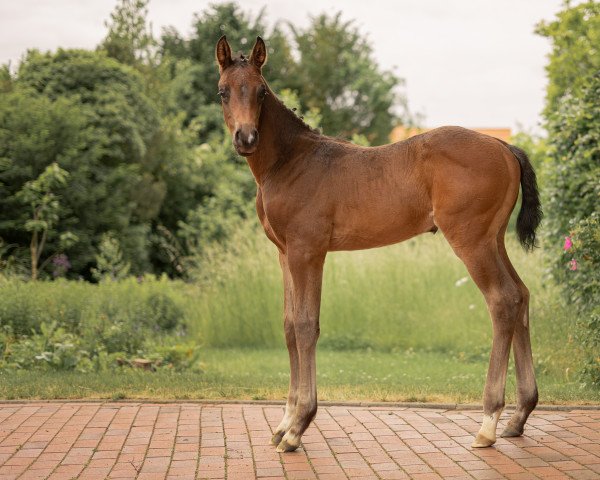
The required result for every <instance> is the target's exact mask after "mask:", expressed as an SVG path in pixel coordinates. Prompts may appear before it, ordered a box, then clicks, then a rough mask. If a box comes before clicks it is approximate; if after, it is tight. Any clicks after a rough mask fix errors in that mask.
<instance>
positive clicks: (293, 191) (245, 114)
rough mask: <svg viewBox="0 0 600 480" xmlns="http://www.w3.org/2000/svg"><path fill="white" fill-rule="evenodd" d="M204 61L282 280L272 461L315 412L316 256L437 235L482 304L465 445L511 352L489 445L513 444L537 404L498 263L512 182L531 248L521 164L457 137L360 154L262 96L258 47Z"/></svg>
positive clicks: (472, 137)
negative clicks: (509, 412) (506, 417)
mask: <svg viewBox="0 0 600 480" xmlns="http://www.w3.org/2000/svg"><path fill="white" fill-rule="evenodd" d="M216 57H217V61H218V63H219V71H220V80H219V95H220V96H221V100H222V106H223V115H224V118H225V123H226V124H227V127H228V128H229V131H230V132H231V134H232V136H233V145H234V147H235V149H236V151H237V152H238V153H239V154H240V155H243V156H245V157H246V159H247V161H248V165H249V166H250V169H251V170H252V173H253V174H254V178H255V179H256V184H257V187H258V188H257V194H256V211H257V213H258V217H259V219H260V221H261V223H262V226H263V228H264V230H265V233H266V235H267V237H269V239H270V240H271V241H272V242H273V243H274V244H275V245H276V246H277V248H278V249H279V262H280V264H281V269H282V271H283V283H284V291H285V300H284V310H285V312H284V329H285V338H286V343H287V347H288V351H289V357H290V367H291V373H290V385H289V395H288V399H287V404H286V408H285V414H284V417H283V420H282V421H281V423H280V424H279V426H278V427H277V430H276V432H275V434H274V435H273V439H272V442H273V443H274V444H275V445H277V451H279V452H288V451H292V450H295V449H296V448H297V447H298V445H299V444H300V437H301V436H302V434H303V433H304V431H305V430H306V428H307V427H308V425H309V424H310V422H311V421H312V419H313V418H314V416H315V414H316V412H317V387H316V363H315V350H316V344H317V339H318V337H319V308H320V302H321V281H322V275H323V264H324V261H325V256H326V254H327V252H328V251H333V250H357V249H364V248H373V247H381V246H384V245H390V244H393V243H398V242H401V241H403V240H406V239H408V238H411V237H413V236H415V235H419V234H421V233H425V232H435V231H437V230H438V228H439V229H440V230H441V231H442V232H443V233H444V236H445V238H446V239H447V240H448V242H449V243H450V245H451V247H452V249H453V250H454V252H455V253H456V255H457V256H458V257H459V258H460V259H461V260H462V261H463V262H464V264H465V265H466V267H467V269H468V270H469V273H470V275H471V277H472V278H473V280H474V281H475V283H476V284H477V286H478V287H479V289H480V290H481V292H482V293H483V295H484V297H485V300H486V302H487V306H488V310H489V312H490V316H491V318H492V324H493V333H494V339H493V343H492V350H491V356H490V364H489V369H488V373H487V381H486V385H485V391H484V396H483V405H484V416H483V423H482V426H481V429H480V430H479V433H478V434H477V437H476V439H475V442H474V443H473V447H487V446H490V445H492V444H493V443H494V442H495V441H496V426H497V423H498V418H499V417H500V413H501V412H502V409H503V407H504V389H505V384H506V370H507V365H508V357H509V354H510V345H511V342H512V345H513V350H514V357H515V365H516V371H517V372H516V373H517V384H518V387H517V408H516V411H515V412H514V414H513V416H512V417H511V419H510V421H509V423H508V426H507V427H506V429H505V430H504V432H503V433H502V435H503V436H508V437H512V436H518V435H521V434H522V433H523V427H524V425H525V422H526V420H527V417H528V416H529V414H530V413H531V412H532V410H533V409H534V408H535V406H536V404H537V399H538V394H537V386H536V381H535V376H534V371H533V361H532V357H531V344H530V339H529V320H528V316H529V313H528V310H529V292H528V290H527V288H526V287H525V285H524V284H523V282H522V281H521V279H520V278H519V276H518V275H517V272H516V271H515V269H514V268H513V266H512V264H511V263H510V260H509V259H508V255H507V253H506V249H505V247H504V233H505V231H506V227H507V224H508V220H509V217H510V214H511V212H512V210H513V208H514V207H515V203H516V201H517V196H518V194H519V184H520V185H521V188H522V192H523V195H522V204H521V210H520V212H519V216H518V219H517V233H518V235H519V239H520V241H521V244H522V245H523V246H524V247H525V248H526V249H527V248H532V247H533V246H534V243H535V230H536V228H537V226H538V224H539V222H540V220H541V216H542V212H541V208H540V202H539V197H538V191H537V185H536V178H535V173H534V171H533V169H532V167H531V164H530V163H529V159H528V158H527V155H526V154H525V152H523V151H522V150H520V149H519V148H517V147H514V146H512V145H508V144H506V143H504V142H502V141H500V140H497V139H495V138H492V137H489V136H486V135H482V134H479V133H475V132H473V131H471V130H466V129H464V128H459V127H443V128H438V129H436V130H432V131H430V132H428V133H425V134H422V135H417V136H416V137H413V138H410V139H409V140H406V141H403V142H398V143H394V144H391V145H384V146H381V147H372V148H364V147H359V146H357V145H353V144H351V143H348V142H345V141H342V140H338V139H334V138H329V137H326V136H323V135H320V134H318V133H317V132H315V131H313V130H312V129H310V128H309V127H308V126H307V125H305V124H304V123H303V122H302V121H301V120H300V119H299V118H298V117H297V116H296V115H295V114H294V113H293V112H291V111H290V110H288V109H287V108H286V107H285V106H284V105H283V103H281V102H280V101H279V100H278V99H277V97H276V96H275V95H274V94H273V92H272V91H271V90H270V89H269V86H268V85H267V82H266V81H265V79H264V78H263V77H262V74H261V67H262V66H263V64H264V63H265V60H266V58H267V52H266V48H265V44H264V42H263V41H262V39H261V38H260V37H259V38H257V40H256V43H255V45H254V47H253V49H252V53H251V54H250V57H244V56H243V55H240V56H239V57H236V58H232V56H231V48H230V47H229V44H228V43H227V40H226V39H225V36H223V37H221V39H220V40H219V42H218V43H217V47H216Z"/></svg>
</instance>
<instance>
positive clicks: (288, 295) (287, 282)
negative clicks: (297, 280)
mask: <svg viewBox="0 0 600 480" xmlns="http://www.w3.org/2000/svg"><path fill="white" fill-rule="evenodd" d="M279 264H280V265H281V271H282V273H283V290H284V297H283V310H284V321H283V328H284V330H285V343H286V344H287V348H288V353H289V357H290V386H289V392H288V398H287V402H286V404H285V414H284V415H283V419H282V420H281V422H280V423H279V425H278V426H277V428H276V429H275V433H274V434H273V438H271V443H272V444H273V445H279V443H280V442H281V439H282V438H283V436H284V435H285V433H286V432H287V431H288V430H289V428H290V425H291V423H292V420H293V418H294V413H295V410H296V402H297V400H298V369H299V366H298V348H297V346H296V333H295V332H294V295H293V293H294V292H293V285H292V276H291V273H290V268H289V266H288V261H287V257H286V255H285V254H283V253H279Z"/></svg>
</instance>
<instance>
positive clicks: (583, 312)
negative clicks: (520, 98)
mask: <svg viewBox="0 0 600 480" xmlns="http://www.w3.org/2000/svg"><path fill="white" fill-rule="evenodd" d="M538 33H540V34H542V35H544V36H547V37H549V38H550V39H551V40H552V42H553V50H552V54H551V55H550V61H549V63H548V66H547V72H548V79H549V82H548V90H547V97H546V101H547V103H546V108H545V110H544V116H545V118H546V127H547V129H548V146H549V148H548V158H547V160H546V161H545V163H544V168H543V169H542V173H543V177H542V180H543V184H544V186H545V188H544V193H545V194H544V197H545V198H544V200H545V202H544V203H545V208H544V210H545V213H546V221H545V232H546V243H547V246H546V252H547V255H548V257H549V259H550V262H551V270H552V273H553V275H554V278H555V279H556V280H557V282H558V284H559V285H560V286H561V288H562V291H563V294H564V297H565V299H566V301H567V302H568V303H569V304H570V305H572V306H573V309H574V311H575V313H576V315H575V318H576V319H577V323H578V324H579V326H580V327H582V328H580V329H579V330H578V336H579V339H578V340H579V343H580V344H581V345H582V346H584V348H585V349H586V350H587V352H588V353H589V357H588V358H589V360H588V363H587V365H586V367H585V371H586V373H587V374H588V375H587V376H588V378H589V379H591V381H592V383H593V384H595V385H600V357H598V346H599V345H600V308H599V307H598V305H600V273H599V269H598V266H599V265H600V249H599V248H598V247H599V246H600V218H599V215H600V181H599V179H600V103H599V102H598V99H599V98H600V58H599V55H598V45H599V44H600V5H599V4H598V3H597V2H586V3H583V4H581V5H577V6H575V7H571V5H570V3H569V2H565V8H564V10H563V11H562V12H560V13H559V14H558V15H557V18H556V20H554V21H553V22H550V23H543V24H541V25H539V26H538Z"/></svg>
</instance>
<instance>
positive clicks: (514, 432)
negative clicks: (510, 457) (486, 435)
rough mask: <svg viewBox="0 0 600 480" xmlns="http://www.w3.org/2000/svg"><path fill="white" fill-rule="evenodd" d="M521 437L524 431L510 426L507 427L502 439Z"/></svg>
mask: <svg viewBox="0 0 600 480" xmlns="http://www.w3.org/2000/svg"><path fill="white" fill-rule="evenodd" d="M521 435H523V429H521V430H518V429H516V428H515V427H512V426H510V425H507V426H506V428H505V429H504V431H503V432H502V433H501V434H500V436H501V437H502V438H510V437H520V436H521Z"/></svg>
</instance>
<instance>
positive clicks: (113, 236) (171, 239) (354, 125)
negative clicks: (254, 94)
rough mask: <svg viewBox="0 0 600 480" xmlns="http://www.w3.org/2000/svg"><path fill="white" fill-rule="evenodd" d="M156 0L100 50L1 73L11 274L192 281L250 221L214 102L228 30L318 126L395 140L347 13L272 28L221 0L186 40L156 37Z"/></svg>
mask: <svg viewBox="0 0 600 480" xmlns="http://www.w3.org/2000/svg"><path fill="white" fill-rule="evenodd" d="M147 4H148V1H147V0H121V1H120V2H119V4H118V5H117V7H116V9H115V11H114V12H113V13H112V14H111V18H110V20H109V21H108V22H107V24H106V26H107V35H106V37H105V39H104V40H103V41H102V42H101V43H100V45H99V46H98V48H97V49H96V50H95V51H86V50H62V49H59V50H58V51H56V52H47V53H40V52H38V51H35V50H34V51H29V52H28V53H27V55H26V56H25V57H24V59H23V61H22V62H21V63H20V65H19V66H18V69H17V71H16V72H15V73H14V74H11V73H10V72H9V70H8V68H6V67H3V68H2V69H1V70H0V91H2V92H3V93H2V95H1V96H0V203H1V204H2V207H3V208H2V209H1V211H0V267H2V269H3V271H4V273H5V274H6V273H8V274H17V275H21V276H22V277H27V276H29V277H31V278H38V277H39V278H48V277H52V276H54V277H60V276H65V277H67V278H84V279H86V280H91V281H96V280H99V279H101V278H104V277H105V276H106V275H107V274H108V276H109V277H111V276H113V275H114V272H115V271H120V272H123V271H124V270H123V269H126V271H127V273H128V274H133V275H141V274H144V273H147V272H153V273H162V272H166V273H167V274H169V275H170V276H179V277H185V276H186V275H187V274H188V272H189V268H190V265H193V264H194V263H195V259H196V258H198V256H197V254H198V253H201V252H202V251H203V250H204V249H205V248H206V246H207V245H209V244H210V243H211V242H214V241H222V240H224V239H226V238H227V237H228V236H230V235H231V233H232V232H233V230H234V229H235V228H236V226H237V225H238V224H239V222H240V221H241V220H243V219H245V218H247V217H249V216H251V217H254V214H253V213H252V208H253V197H254V193H255V184H254V180H253V178H252V176H251V173H250V171H249V169H248V168H247V167H246V165H244V160H243V159H242V158H240V157H238V156H237V155H236V154H235V152H234V150H233V149H232V148H231V140H230V138H229V134H228V132H226V131H225V129H224V126H223V120H222V115H221V107H220V105H219V103H218V102H219V99H218V97H217V95H216V85H217V80H218V72H217V69H216V66H215V61H214V46H215V42H216V40H217V39H218V38H219V36H220V35H222V34H223V33H226V34H227V35H228V36H229V41H230V42H231V44H232V45H233V46H234V48H240V49H244V50H248V49H250V48H251V46H252V42H254V39H255V37H256V36H257V35H259V34H260V35H262V36H265V37H266V39H267V42H268V47H269V61H268V64H267V66H266V67H265V69H264V74H265V76H266V78H268V79H269V81H270V83H271V86H272V88H274V90H275V91H277V92H280V93H281V94H282V95H283V97H284V99H286V100H289V101H291V102H294V103H295V106H297V107H299V109H300V110H302V111H305V112H306V114H307V119H310V120H311V122H312V123H313V125H314V126H319V125H318V124H319V123H320V126H321V127H322V128H323V130H324V131H325V133H329V134H334V135H344V136H347V137H349V138H350V137H351V138H354V139H355V141H360V142H363V143H364V142H376V143H378V142H384V141H386V140H387V134H388V133H389V131H390V130H391V128H392V127H393V124H394V122H395V121H396V114H395V113H394V111H395V110H394V109H395V108H397V107H399V106H401V105H402V99H401V97H399V96H398V94H397V93H398V92H396V90H395V89H396V87H397V86H398V85H399V83H400V80H399V79H398V78H397V77H396V76H395V75H393V74H392V73H390V72H383V71H381V70H380V69H379V68H378V66H377V65H376V63H375V62H374V60H373V57H372V52H371V49H370V46H369V44H368V42H367V41H365V40H364V39H363V38H362V37H361V36H360V35H359V32H358V30H357V29H356V27H355V26H354V25H353V24H352V23H351V22H345V21H342V20H341V17H340V15H339V14H338V15H333V16H320V17H318V18H314V19H312V21H311V23H310V25H309V26H308V27H307V28H306V29H296V28H293V27H292V26H290V28H287V30H284V28H283V27H282V26H280V25H277V26H275V28H273V29H271V30H269V29H267V27H266V25H265V23H264V20H263V18H262V14H260V15H258V16H257V17H256V18H251V17H250V16H249V15H248V14H246V13H244V12H243V11H242V10H240V8H239V7H238V6H237V5H236V4H234V3H224V4H217V5H213V6H211V7H209V8H208V9H207V10H205V11H204V12H202V13H201V14H198V15H196V16H195V17H194V20H193V29H192V34H191V36H190V37H189V38H184V37H183V36H181V35H180V34H179V33H178V32H177V31H175V30H174V29H173V28H170V29H166V30H165V31H164V32H163V33H162V35H161V37H160V38H159V39H156V38H154V37H153V36H152V33H151V30H150V28H149V26H148V22H147V18H146V17H147ZM286 32H287V33H286ZM310 77H314V78H312V79H310ZM309 79H310V80H309ZM316 85H319V87H318V88H314V86H316ZM309 87H310V88H309ZM349 126H351V128H350V127H349ZM51 165H55V167H53V168H54V170H52V171H51V172H47V171H46V170H47V168H49V166H51ZM56 169H58V170H56ZM45 172H46V173H45ZM52 172H54V174H53V175H54V176H53V177H49V175H50V174H52ZM57 172H58V173H59V174H60V175H62V176H61V178H60V179H59V178H57V177H56V174H57ZM44 175H45V176H44ZM50 180H51V181H50ZM32 187H35V188H37V190H35V189H34V190H35V192H36V193H35V195H33V193H32V192H34V190H32ZM32 195H33V196H32ZM111 259H112V260H111ZM111 261H112V262H114V265H112V264H111ZM107 272H108V273H107Z"/></svg>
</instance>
